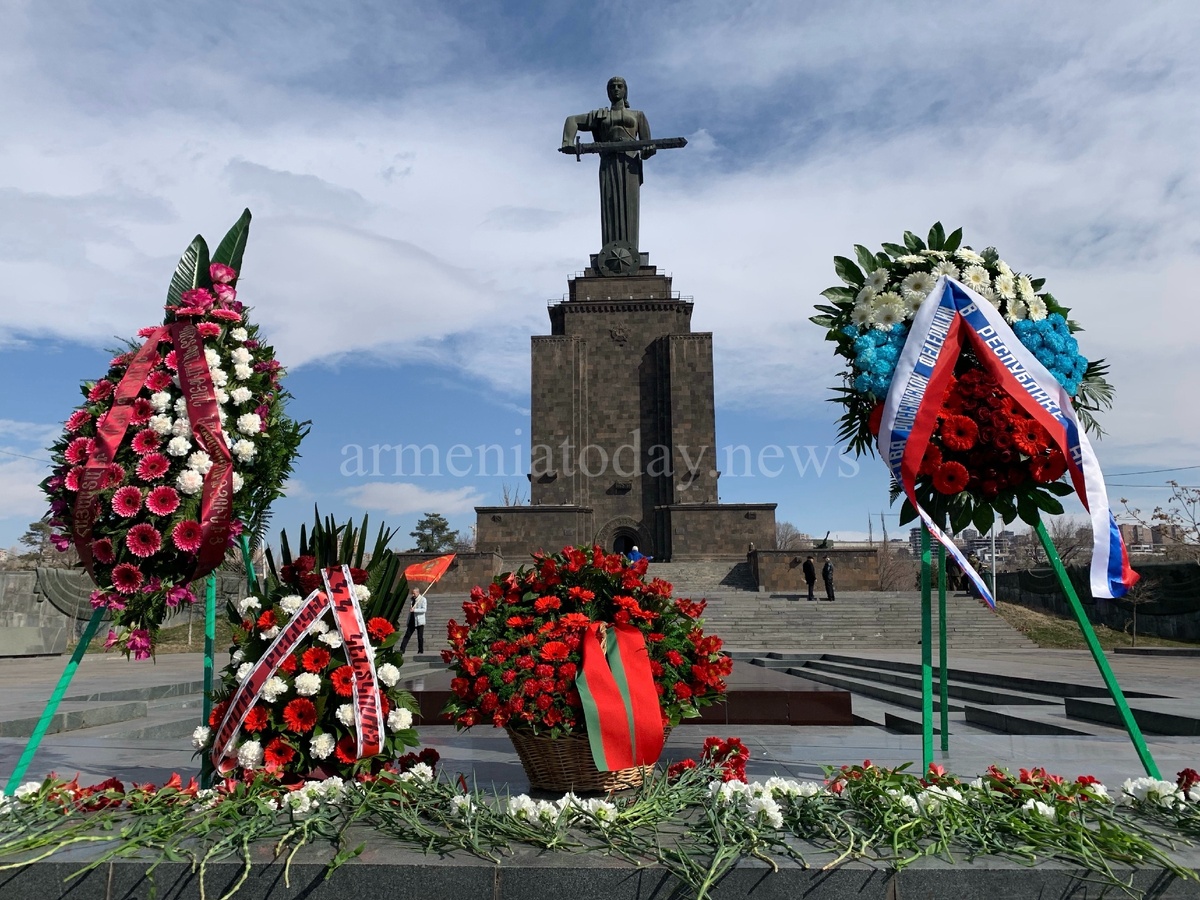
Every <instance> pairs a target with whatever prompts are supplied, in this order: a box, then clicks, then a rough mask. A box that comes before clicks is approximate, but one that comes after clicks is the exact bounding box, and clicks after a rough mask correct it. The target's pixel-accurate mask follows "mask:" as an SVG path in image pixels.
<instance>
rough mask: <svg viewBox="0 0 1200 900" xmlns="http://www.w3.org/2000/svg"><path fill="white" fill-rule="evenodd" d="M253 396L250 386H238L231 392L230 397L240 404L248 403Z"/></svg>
mask: <svg viewBox="0 0 1200 900" xmlns="http://www.w3.org/2000/svg"><path fill="white" fill-rule="evenodd" d="M253 396H254V394H253V393H251V391H250V388H248V387H236V388H234V389H233V390H232V391H230V392H229V399H231V400H232V401H233V402H234V403H236V404H237V405H238V406H241V405H242V404H243V403H246V402H247V401H249V399H250V398H251V397H253Z"/></svg>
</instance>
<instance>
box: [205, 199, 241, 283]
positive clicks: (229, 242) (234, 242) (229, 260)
mask: <svg viewBox="0 0 1200 900" xmlns="http://www.w3.org/2000/svg"><path fill="white" fill-rule="evenodd" d="M249 237H250V210H248V209H247V210H243V212H242V216H241V218H240V219H238V220H237V222H236V223H234V226H233V227H232V228H230V229H229V232H228V233H227V234H226V235H225V237H223V238H221V243H219V244H217V249H216V250H215V251H214V252H213V256H212V261H213V262H215V263H221V264H222V265H225V266H229V267H230V268H231V269H236V270H237V272H238V273H239V274H240V273H241V271H242V254H243V253H244V252H245V250H246V241H247V239H248V238H249Z"/></svg>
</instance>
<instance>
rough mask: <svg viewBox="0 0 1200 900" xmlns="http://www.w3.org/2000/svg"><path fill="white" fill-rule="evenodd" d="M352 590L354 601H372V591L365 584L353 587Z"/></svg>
mask: <svg viewBox="0 0 1200 900" xmlns="http://www.w3.org/2000/svg"><path fill="white" fill-rule="evenodd" d="M350 590H351V592H352V593H353V594H354V599H355V600H357V601H358V602H359V603H366V602H367V601H368V600H370V599H371V590H370V588H368V587H367V586H366V585H365V584H354V585H351V586H350Z"/></svg>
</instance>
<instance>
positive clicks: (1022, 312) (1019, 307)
mask: <svg viewBox="0 0 1200 900" xmlns="http://www.w3.org/2000/svg"><path fill="white" fill-rule="evenodd" d="M1028 316H1029V307H1028V306H1026V305H1025V301H1024V300H1010V301H1009V302H1008V318H1009V321H1010V322H1019V321H1021V319H1025V318H1028Z"/></svg>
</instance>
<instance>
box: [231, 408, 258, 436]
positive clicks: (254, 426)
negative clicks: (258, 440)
mask: <svg viewBox="0 0 1200 900" xmlns="http://www.w3.org/2000/svg"><path fill="white" fill-rule="evenodd" d="M237 428H238V431H240V432H241V433H242V434H258V433H259V432H260V431H262V419H261V418H259V415H258V413H243V414H242V415H240V416H238V420H237Z"/></svg>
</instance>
